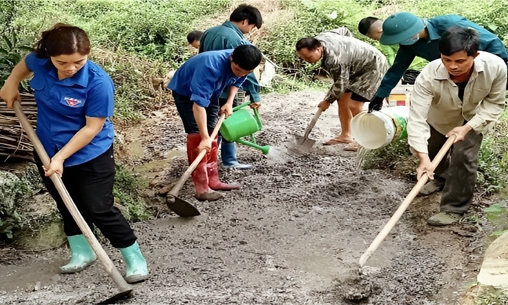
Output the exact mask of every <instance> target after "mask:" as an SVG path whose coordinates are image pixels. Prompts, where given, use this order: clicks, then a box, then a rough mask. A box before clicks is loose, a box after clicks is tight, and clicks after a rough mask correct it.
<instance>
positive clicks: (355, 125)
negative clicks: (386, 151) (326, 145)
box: [351, 106, 409, 149]
mask: <svg viewBox="0 0 508 305" xmlns="http://www.w3.org/2000/svg"><path fill="white" fill-rule="evenodd" d="M408 117H409V108H408V107H405V106H396V107H389V108H383V109H382V110H381V111H373V112H372V113H367V112H362V113H359V114H358V115H356V116H355V117H354V118H353V120H351V133H352V134H353V137H354V138H355V140H356V142H358V144H360V146H363V147H365V148H367V149H377V148H381V147H383V146H386V145H388V144H390V143H391V142H392V141H393V140H396V139H403V138H406V137H407V129H406V126H407V119H408Z"/></svg>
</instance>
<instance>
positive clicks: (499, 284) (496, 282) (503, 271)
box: [478, 232, 508, 294]
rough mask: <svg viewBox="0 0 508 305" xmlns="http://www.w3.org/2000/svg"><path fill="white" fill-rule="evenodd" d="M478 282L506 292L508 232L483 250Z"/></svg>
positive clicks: (507, 281)
mask: <svg viewBox="0 0 508 305" xmlns="http://www.w3.org/2000/svg"><path fill="white" fill-rule="evenodd" d="M484 257H485V258H484V260H483V264H482V267H481V270H480V273H479V274H478V283H479V284H480V285H482V286H492V287H494V288H496V289H499V290H502V291H503V292H504V293H507V294H508V232H505V233H504V234H503V235H501V236H500V237H498V238H497V239H496V240H495V241H494V242H493V243H492V244H491V245H490V246H489V248H488V249H487V251H486V252H485V256H484Z"/></svg>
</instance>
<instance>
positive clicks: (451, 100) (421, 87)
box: [407, 52, 507, 153]
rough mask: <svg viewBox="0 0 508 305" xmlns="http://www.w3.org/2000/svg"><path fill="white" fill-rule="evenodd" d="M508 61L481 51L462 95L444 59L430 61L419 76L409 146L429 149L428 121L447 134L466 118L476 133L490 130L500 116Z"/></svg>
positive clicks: (411, 108) (412, 103)
mask: <svg viewBox="0 0 508 305" xmlns="http://www.w3.org/2000/svg"><path fill="white" fill-rule="evenodd" d="M506 74H507V70H506V63H505V62H503V60H502V59H501V58H499V57H498V56H496V55H493V54H490V53H487V52H480V55H478V56H477V57H476V58H475V59H474V66H473V71H472V74H471V77H470V78H469V81H468V82H467V85H466V87H465V89H464V97H463V99H462V100H461V99H460V98H459V88H458V86H457V85H456V84H455V83H454V82H453V81H452V80H451V79H450V75H449V73H448V70H446V67H445V66H444V65H443V63H442V61H441V59H437V60H434V61H432V62H431V63H429V64H428V65H427V66H426V67H425V68H424V69H423V70H422V72H421V73H420V75H419V76H418V78H417V79H416V82H415V85H414V89H413V93H412V95H411V104H410V108H409V119H408V124H407V131H408V142H409V146H411V148H412V149H414V150H415V151H417V152H421V153H428V150H427V140H428V139H429V138H430V128H429V124H430V125H431V126H432V127H434V129H436V130H437V131H438V132H439V133H441V134H443V135H446V134H447V133H448V132H449V131H450V130H452V129H453V128H455V127H459V126H463V125H464V122H467V123H466V124H467V125H469V126H471V128H472V129H473V130H474V131H475V132H476V133H483V132H485V131H487V130H488V129H489V128H490V127H491V126H492V125H493V124H494V123H495V122H496V121H497V120H498V119H499V117H500V116H501V114H502V112H503V109H504V104H505V94H506Z"/></svg>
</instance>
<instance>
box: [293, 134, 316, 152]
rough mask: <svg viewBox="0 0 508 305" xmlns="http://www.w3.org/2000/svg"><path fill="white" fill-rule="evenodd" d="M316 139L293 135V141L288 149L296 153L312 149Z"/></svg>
mask: <svg viewBox="0 0 508 305" xmlns="http://www.w3.org/2000/svg"><path fill="white" fill-rule="evenodd" d="M315 143H316V141H314V140H312V139H309V138H306V139H304V138H303V137H302V136H295V140H294V143H292V144H293V145H291V147H290V150H291V151H294V152H297V153H307V152H309V151H310V150H311V149H312V146H314V144H315Z"/></svg>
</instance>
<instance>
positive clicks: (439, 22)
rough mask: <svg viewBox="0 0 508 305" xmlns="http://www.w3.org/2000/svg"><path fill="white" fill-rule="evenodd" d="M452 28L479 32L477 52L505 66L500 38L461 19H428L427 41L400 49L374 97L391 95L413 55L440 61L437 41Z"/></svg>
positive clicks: (455, 16) (450, 16) (507, 57)
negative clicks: (495, 56) (496, 59)
mask: <svg viewBox="0 0 508 305" xmlns="http://www.w3.org/2000/svg"><path fill="white" fill-rule="evenodd" d="M453 26H458V27H469V28H473V29H475V30H476V31H478V33H479V34H480V50H482V51H486V52H489V53H492V54H495V55H497V56H499V57H501V58H502V59H503V60H504V61H505V65H506V64H508V53H506V48H505V47H504V44H503V42H502V41H501V40H500V39H499V37H497V36H496V35H494V34H493V33H491V32H489V31H487V30H486V29H484V28H483V27H481V26H479V25H478V24H476V23H474V22H472V21H469V20H467V19H466V18H464V17H462V16H459V15H444V16H437V17H434V18H431V19H428V20H427V25H426V29H427V33H428V35H429V37H428V40H424V39H420V40H418V41H417V42H416V43H415V44H413V45H409V46H407V45H401V46H400V48H399V51H398V52H397V56H396V57H395V60H394V62H393V65H392V66H391V67H390V69H388V72H386V75H385V76H384V78H383V81H382V82H381V85H380V86H379V89H378V90H377V93H376V96H379V97H383V98H384V97H387V96H388V95H390V92H391V91H392V89H393V88H394V87H395V86H396V85H397V83H398V82H399V80H400V79H401V78H402V75H403V74H404V72H405V71H406V70H407V69H408V68H409V66H410V65H411V62H412V61H413V59H414V58H415V57H416V56H418V57H422V58H425V59H426V60H428V61H432V60H435V59H438V58H440V57H441V52H439V40H440V39H441V36H442V35H443V33H444V32H445V31H446V30H447V29H448V28H450V27H453Z"/></svg>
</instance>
